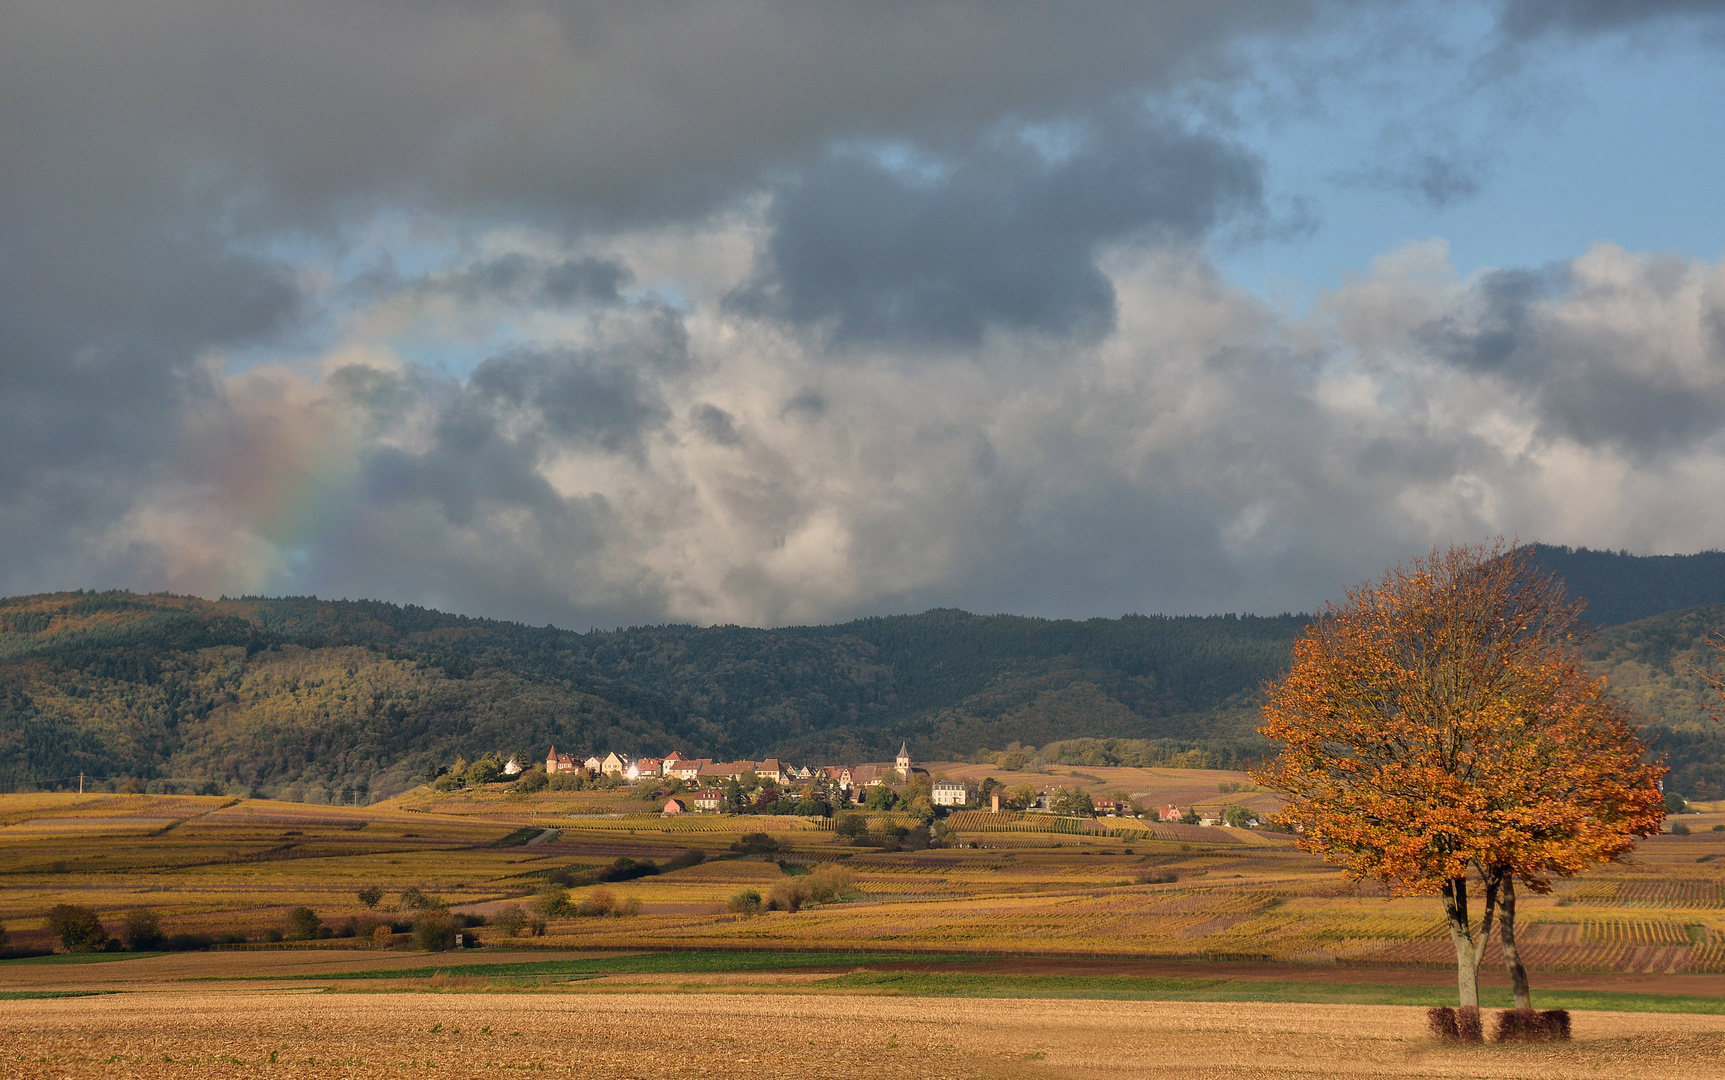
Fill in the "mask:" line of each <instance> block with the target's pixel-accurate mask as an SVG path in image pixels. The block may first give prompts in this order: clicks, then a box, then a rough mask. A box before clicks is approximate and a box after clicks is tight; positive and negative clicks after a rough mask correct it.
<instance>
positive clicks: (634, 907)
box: [611, 896, 641, 918]
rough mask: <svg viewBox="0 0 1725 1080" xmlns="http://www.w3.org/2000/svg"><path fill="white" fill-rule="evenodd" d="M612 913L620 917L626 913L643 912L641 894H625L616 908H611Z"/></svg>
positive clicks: (637, 913) (635, 913) (636, 913)
mask: <svg viewBox="0 0 1725 1080" xmlns="http://www.w3.org/2000/svg"><path fill="white" fill-rule="evenodd" d="M611 914H613V915H616V916H617V917H618V918H622V917H623V916H625V915H639V914H641V898H640V897H639V896H625V897H624V898H623V899H622V901H621V902H620V903H618V905H617V906H616V907H615V908H612V909H611Z"/></svg>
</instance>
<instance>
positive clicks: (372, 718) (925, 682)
mask: <svg viewBox="0 0 1725 1080" xmlns="http://www.w3.org/2000/svg"><path fill="white" fill-rule="evenodd" d="M1540 558H1541V561H1542V563H1543V564H1544V565H1545V566H1546V567H1547V568H1548V569H1551V570H1554V571H1556V572H1558V573H1559V574H1561V575H1563V576H1565V577H1566V578H1567V579H1568V581H1569V583H1570V586H1571V589H1572V591H1574V592H1576V593H1578V594H1580V595H1583V596H1587V597H1588V598H1589V599H1590V600H1592V602H1593V603H1592V607H1591V608H1590V614H1592V615H1594V616H1595V617H1596V618H1597V619H1598V621H1600V622H1604V623H1608V624H1609V623H1614V622H1618V621H1620V620H1621V617H1622V616H1624V615H1626V614H1635V613H1637V612H1639V611H1641V610H1643V609H1645V608H1647V607H1649V606H1657V605H1658V604H1662V603H1668V602H1682V601H1690V600H1693V599H1694V598H1695V597H1696V596H1705V595H1708V590H1709V589H1712V588H1713V578H1712V577H1711V576H1710V575H1712V574H1713V572H1714V570H1713V568H1714V566H1715V560H1725V555H1717V554H1716V553H1710V554H1703V555H1698V556H1687V557H1657V558H1653V559H1640V560H1637V559H1635V558H1634V557H1633V556H1623V555H1613V554H1610V553H1603V552H1589V551H1585V550H1580V551H1574V550H1570V549H1564V548H1541V549H1540ZM1622 581H1629V582H1631V583H1635V582H1639V583H1640V584H1639V585H1636V586H1634V587H1631V586H1629V585H1622V584H1620V582H1622ZM1638 588H1639V589H1642V591H1641V592H1637V591H1636V590H1637V589H1638ZM1602 598H1603V599H1602ZM1304 623H1305V617H1304V616H1294V615H1284V616H1278V617H1273V618H1263V617H1255V616H1241V617H1235V616H1207V617H1179V618H1169V617H1157V616H1151V617H1146V616H1127V617H1125V618H1121V619H1090V620H1086V621H1082V622H1079V621H1071V620H1050V619H1031V618H1021V617H1017V616H1008V615H992V616H978V615H971V614H968V613H966V612H962V611H953V610H937V611H928V612H924V613H923V614H920V615H904V616H892V617H886V618H872V619H862V620H859V621H856V622H851V623H845V624H842V625H837V626H814V627H787V628H781V629H775V630H757V629H748V628H743V627H735V626H726V627H711V628H697V627H691V626H648V627H636V628H632V629H627V630H617V631H594V632H591V633H584V634H583V633H573V632H569V631H563V630H557V629H554V628H551V627H529V626H522V625H519V624H515V623H507V622H498V621H493V620H487V619H474V618H468V617H465V616H460V615H447V614H444V613H441V612H437V611H431V610H428V609H425V608H417V607H411V606H409V607H400V606H396V605H393V604H385V603H379V602H372V601H340V602H333V601H324V600H317V599H313V598H285V599H258V598H243V599H239V600H225V599H224V600H219V601H206V600H199V599H195V598H187V597H171V596H138V595H134V594H131V593H124V592H111V593H88V592H80V593H58V594H52V595H45V596H31V597H20V598H14V599H7V600H0V790H9V789H11V788H12V787H15V786H17V785H20V784H26V783H36V782H52V781H53V780H54V779H55V778H59V777H66V776H75V775H76V774H78V773H79V772H83V773H87V774H90V775H93V776H99V777H127V778H135V779H137V780H141V781H150V780H155V781H157V782H158V783H160V782H163V781H172V782H176V783H179V784H181V785H183V784H184V783H186V782H190V783H192V784H194V785H201V786H205V787H206V789H207V788H210V787H213V788H214V789H215V790H229V791H249V792H254V793H257V794H268V795H283V796H287V797H291V798H298V797H306V798H310V799H313V800H321V799H329V798H345V797H346V796H347V794H348V793H351V792H353V791H355V790H359V791H366V790H371V791H378V792H384V793H388V792H393V791H398V790H401V789H403V788H405V787H408V786H410V785H411V784H412V783H413V782H415V778H416V777H418V776H419V775H420V774H421V773H422V772H423V771H424V770H425V768H426V767H427V766H428V765H431V764H436V763H445V762H448V761H450V760H451V759H453V758H454V757H455V756H456V755H457V754H465V755H467V756H469V757H473V756H475V755H477V754H479V753H483V752H485V751H489V750H500V751H503V752H518V753H521V754H524V755H531V756H534V757H537V756H540V755H542V754H543V753H544V752H545V749H546V747H547V746H549V745H552V744H555V745H557V746H558V747H560V748H562V749H565V750H575V751H580V752H583V753H586V752H590V751H592V750H596V749H601V748H610V749H616V750H620V751H623V752H632V753H660V752H666V751H669V750H672V749H676V750H680V751H682V752H683V753H685V754H690V755H701V756H713V757H722V758H731V757H761V756H766V755H769V754H772V755H777V756H780V757H783V758H789V759H791V760H794V761H828V762H832V761H853V762H854V761H866V760H880V759H882V758H885V757H887V756H889V755H890V753H891V752H892V751H893V750H895V749H896V748H897V746H898V743H899V740H900V739H908V740H909V742H910V745H911V748H912V752H913V753H914V754H915V755H916V756H917V757H919V758H923V759H934V758H950V757H963V756H969V755H970V754H972V753H974V752H975V751H976V750H977V749H978V748H979V747H992V748H995V749H1002V748H1005V747H1006V746H1007V745H1008V744H1010V743H1013V742H1020V743H1024V744H1028V745H1032V746H1046V744H1048V743H1050V742H1054V741H1057V740H1070V739H1076V738H1091V739H1132V740H1152V741H1151V742H1150V743H1149V744H1145V743H1142V742H1140V743H1135V744H1133V746H1132V747H1130V748H1121V749H1120V750H1119V751H1118V752H1119V753H1121V754H1129V755H1130V760H1131V761H1132V763H1144V764H1149V763H1153V762H1155V761H1167V760H1171V759H1173V758H1174V757H1175V756H1176V755H1182V754H1184V755H1187V756H1186V757H1184V758H1182V759H1181V760H1183V761H1187V762H1192V763H1197V762H1205V763H1208V764H1212V765H1235V764H1239V763H1241V762H1242V761H1243V760H1244V759H1245V758H1248V757H1252V756H1256V755H1258V754H1261V753H1262V752H1263V751H1264V750H1265V749H1267V747H1266V746H1265V744H1263V743H1262V742H1261V741H1259V740H1258V739H1257V737H1256V735H1255V734H1254V733H1253V728H1254V726H1255V723H1256V714H1255V706H1256V701H1257V694H1258V690H1259V688H1260V687H1261V686H1262V685H1263V684H1264V682H1265V681H1266V680H1269V679H1272V678H1275V677H1276V676H1277V675H1279V673H1280V672H1281V671H1282V670H1283V669H1284V668H1285V666H1286V664H1287V662H1288V658H1289V655H1290V649H1291V645H1292V642H1293V639H1294V638H1295V636H1296V635H1298V633H1299V632H1300V630H1301V628H1302V627H1303V625H1304ZM1720 627H1725V603H1722V604H1719V605H1716V606H1713V607H1703V608H1695V609H1692V610H1687V611H1682V612H1671V613H1667V614H1662V615H1658V616H1656V617H1654V618H1650V619H1643V620H1642V621H1639V622H1633V623H1628V624H1625V625H1608V626H1607V627H1606V628H1605V629H1604V630H1602V631H1601V632H1600V634H1599V635H1597V636H1596V638H1595V639H1594V642H1593V645H1592V650H1593V651H1592V654H1591V655H1592V661H1591V662H1592V663H1593V665H1594V667H1595V670H1597V671H1598V672H1600V673H1601V674H1607V673H1609V674H1610V675H1612V677H1613V682H1614V685H1616V686H1618V687H1619V689H1620V692H1621V693H1622V695H1623V696H1624V697H1625V698H1627V699H1628V700H1630V701H1631V702H1632V703H1633V704H1634V705H1636V707H1637V708H1638V709H1639V710H1640V711H1641V712H1642V713H1643V715H1644V716H1646V717H1648V719H1649V721H1650V724H1649V731H1648V734H1649V736H1650V737H1651V738H1653V739H1654V740H1655V742H1656V745H1657V746H1658V748H1659V749H1661V750H1663V751H1666V752H1668V753H1669V754H1670V755H1671V757H1672V761H1673V764H1674V766H1675V767H1676V773H1675V775H1674V776H1673V784H1674V785H1675V786H1676V787H1677V789H1678V790H1680V791H1682V792H1683V793H1684V794H1687V795H1691V796H1693V797H1703V796H1705V797H1725V766H1721V764H1720V763H1721V762H1722V761H1725V737H1722V736H1721V729H1720V727H1719V725H1717V724H1716V723H1714V722H1713V721H1712V720H1711V719H1709V717H1710V715H1711V712H1713V711H1717V710H1715V709H1714V707H1713V705H1712V699H1710V698H1709V697H1708V695H1707V693H1706V692H1705V688H1704V687H1703V686H1702V684H1701V683H1700V681H1699V680H1698V679H1696V678H1695V677H1694V675H1693V667H1694V665H1697V664H1700V665H1703V666H1705V665H1707V664H1711V663H1712V662H1713V653H1712V652H1711V650H1709V649H1708V648H1706V647H1705V646H1704V645H1703V643H1702V638H1703V636H1704V635H1705V633H1706V632H1707V631H1709V630H1711V629H1717V628H1720ZM1085 753H1087V754H1092V755H1094V754H1103V755H1105V756H1106V755H1108V754H1113V753H1116V750H1110V749H1101V750H1098V749H1096V748H1094V747H1091V748H1087V749H1086V751H1085ZM1093 763H1095V764H1102V763H1104V762H1103V761H1096V762H1093Z"/></svg>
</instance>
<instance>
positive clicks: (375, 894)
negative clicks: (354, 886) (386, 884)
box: [355, 885, 383, 911]
mask: <svg viewBox="0 0 1725 1080" xmlns="http://www.w3.org/2000/svg"><path fill="white" fill-rule="evenodd" d="M355 895H357V896H358V897H359V902H360V903H362V904H364V905H365V906H366V908H367V909H368V910H370V911H376V910H377V905H378V904H379V903H380V902H382V900H383V890H382V889H380V888H378V887H377V886H376V885H367V886H366V887H365V888H363V889H361V890H359V892H358V893H356V894H355Z"/></svg>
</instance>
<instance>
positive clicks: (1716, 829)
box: [1713, 825, 1725, 832]
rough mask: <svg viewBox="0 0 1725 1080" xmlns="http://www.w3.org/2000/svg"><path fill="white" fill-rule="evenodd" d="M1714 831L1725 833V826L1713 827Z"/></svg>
mask: <svg viewBox="0 0 1725 1080" xmlns="http://www.w3.org/2000/svg"><path fill="white" fill-rule="evenodd" d="M1713 831H1714V832H1725V825H1715V826H1713Z"/></svg>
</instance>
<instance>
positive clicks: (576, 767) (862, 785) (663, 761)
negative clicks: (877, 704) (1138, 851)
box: [510, 743, 1257, 826]
mask: <svg viewBox="0 0 1725 1080" xmlns="http://www.w3.org/2000/svg"><path fill="white" fill-rule="evenodd" d="M510 764H512V765H513V764H514V762H513V761H511V762H510ZM582 770H585V771H586V772H587V773H590V774H592V775H595V776H615V777H617V778H619V779H620V780H623V781H626V782H628V783H637V782H639V781H641V780H654V779H659V780H679V781H682V782H683V783H685V784H687V785H689V786H690V787H693V788H695V789H696V790H695V792H694V793H693V794H691V795H687V796H684V797H679V798H672V799H670V800H668V801H667V802H666V803H665V808H664V812H665V813H667V814H682V813H688V812H694V813H707V814H717V813H720V812H722V811H723V809H724V801H725V793H724V786H725V784H726V783H727V782H728V781H731V780H737V781H741V780H742V779H743V778H744V777H746V776H750V775H753V777H754V778H755V779H756V780H758V781H761V782H770V783H771V784H773V785H774V786H785V787H788V786H792V785H797V784H812V785H816V786H818V787H820V788H821V789H823V790H825V791H828V792H831V793H832V794H835V795H839V796H841V797H842V798H844V799H846V800H848V801H853V802H861V801H862V800H863V799H864V798H865V797H866V796H867V793H868V789H869V788H873V787H879V786H880V785H881V784H889V783H905V782H907V781H909V780H912V779H914V778H917V777H922V778H924V779H927V778H928V775H929V773H928V770H927V769H923V768H919V767H918V766H916V765H915V764H913V763H912V762H911V759H910V746H909V744H908V743H906V744H904V745H901V746H900V747H899V750H898V757H897V758H896V759H895V760H894V761H893V762H892V763H891V764H886V763H881V764H870V765H816V766H807V765H802V766H794V765H786V764H784V763H783V762H781V761H779V760H778V759H777V758H767V759H766V760H764V761H714V760H713V759H712V758H686V757H684V756H683V755H682V754H680V753H677V752H676V751H674V750H673V751H672V752H671V753H670V754H668V755H666V756H665V757H662V758H658V757H640V758H629V757H625V756H624V755H622V754H617V753H607V754H605V755H603V756H600V755H597V754H594V755H592V756H589V757H585V758H581V757H576V756H575V755H573V754H559V753H558V752H557V748H556V747H555V746H553V747H552V748H551V750H550V752H549V753H547V754H546V755H545V772H546V774H547V775H553V776H554V775H556V774H557V773H573V772H579V771H582ZM929 787H930V793H929V794H930V800H931V801H932V802H933V803H934V805H935V806H937V807H941V808H943V809H962V808H964V807H966V806H969V805H970V804H971V800H972V799H973V798H974V793H973V792H972V790H971V789H970V788H968V787H966V786H965V785H964V784H962V783H959V782H958V781H956V780H946V779H941V780H935V781H933V782H932V783H931V784H930V785H929ZM1049 798H1050V793H1049V792H1047V791H1041V792H1038V793H1037V794H1036V795H1035V797H1034V798H1033V799H1032V801H1031V805H1030V806H1029V807H1028V809H1031V810H1047V809H1048V808H1049V806H1048V803H1049ZM1000 800H1001V793H1000V791H998V790H996V791H994V792H993V793H992V795H991V797H990V799H989V800H988V801H989V808H990V809H992V810H994V811H997V812H998V811H999V810H1000V809H1001V802H1000ZM1091 803H1092V805H1093V806H1094V807H1095V810H1096V816H1097V817H1135V816H1137V811H1136V808H1134V807H1133V806H1132V804H1131V803H1129V802H1120V801H1119V800H1116V799H1112V798H1109V797H1107V796H1100V795H1099V796H1094V797H1093V798H1092V799H1091ZM1155 814H1156V817H1157V819H1158V820H1160V821H1167V822H1180V821H1188V820H1190V817H1191V814H1190V812H1189V811H1186V810H1182V809H1181V808H1180V807H1178V806H1175V805H1172V804H1170V805H1168V806H1164V807H1161V808H1160V809H1158V810H1157V811H1155ZM1198 824H1200V825H1219V824H1221V819H1220V818H1219V817H1216V816H1213V815H1199V816H1198ZM1251 824H1252V825H1254V826H1255V825H1256V824H1257V822H1256V821H1253V822H1251Z"/></svg>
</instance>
